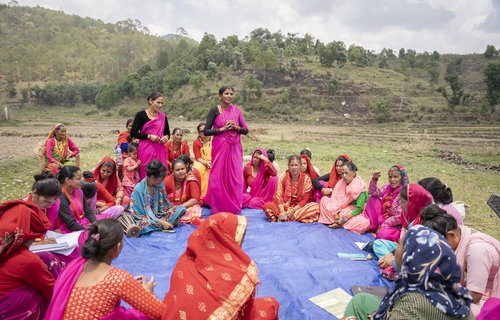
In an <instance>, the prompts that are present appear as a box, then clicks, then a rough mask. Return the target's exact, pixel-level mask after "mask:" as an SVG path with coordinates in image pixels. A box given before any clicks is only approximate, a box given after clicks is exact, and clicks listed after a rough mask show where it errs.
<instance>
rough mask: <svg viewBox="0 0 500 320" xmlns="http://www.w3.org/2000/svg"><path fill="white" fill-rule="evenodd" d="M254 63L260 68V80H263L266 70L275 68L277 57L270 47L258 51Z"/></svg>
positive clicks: (264, 79)
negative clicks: (261, 77)
mask: <svg viewBox="0 0 500 320" xmlns="http://www.w3.org/2000/svg"><path fill="white" fill-rule="evenodd" d="M255 64H256V65H257V67H260V68H261V69H262V74H263V80H262V81H264V82H265V81H266V72H267V70H270V69H276V68H277V67H278V57H277V56H276V54H275V53H274V52H273V51H272V50H271V49H267V50H265V51H260V52H259V53H258V54H257V56H256V57H255Z"/></svg>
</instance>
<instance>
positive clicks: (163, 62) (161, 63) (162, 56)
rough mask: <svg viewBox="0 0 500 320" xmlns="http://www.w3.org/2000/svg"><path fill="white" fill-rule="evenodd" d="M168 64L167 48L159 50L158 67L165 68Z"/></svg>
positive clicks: (159, 68)
mask: <svg viewBox="0 0 500 320" xmlns="http://www.w3.org/2000/svg"><path fill="white" fill-rule="evenodd" d="M167 66H168V53H167V52H166V51H165V50H160V51H158V53H157V55H156V67H157V68H158V70H162V69H165V68H166V67H167Z"/></svg>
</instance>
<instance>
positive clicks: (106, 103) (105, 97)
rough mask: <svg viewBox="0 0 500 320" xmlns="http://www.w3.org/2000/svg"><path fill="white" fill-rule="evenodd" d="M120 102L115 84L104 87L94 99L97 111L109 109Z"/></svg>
mask: <svg viewBox="0 0 500 320" xmlns="http://www.w3.org/2000/svg"><path fill="white" fill-rule="evenodd" d="M118 101H120V94H119V93H118V87H117V86H116V84H109V85H104V86H102V87H101V90H100V91H99V93H98V94H97V97H96V105H97V107H98V108H99V109H109V108H110V107H111V106H113V105H115V104H116V103H118Z"/></svg>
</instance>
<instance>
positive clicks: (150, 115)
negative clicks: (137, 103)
mask: <svg viewBox="0 0 500 320" xmlns="http://www.w3.org/2000/svg"><path fill="white" fill-rule="evenodd" d="M146 114H147V115H148V117H149V118H156V117H157V116H158V112H156V114H153V113H152V112H151V111H149V108H148V109H146Z"/></svg>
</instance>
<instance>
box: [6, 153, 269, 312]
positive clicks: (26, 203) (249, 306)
mask: <svg viewBox="0 0 500 320" xmlns="http://www.w3.org/2000/svg"><path fill="white" fill-rule="evenodd" d="M173 167H174V175H177V176H178V175H180V174H181V173H182V172H181V173H179V171H184V172H185V166H184V165H183V166H180V165H179V167H178V166H177V165H176V163H175V161H174V166H173ZM178 168H180V170H177V174H176V169H178ZM147 171H148V178H149V179H148V178H146V179H144V180H143V182H145V184H144V186H143V187H144V190H145V192H144V193H145V194H144V196H143V195H142V194H141V195H139V197H142V198H141V199H139V200H137V201H149V200H148V197H150V193H149V189H150V188H152V190H154V194H155V196H159V194H160V193H162V192H161V191H160V190H159V189H158V186H159V185H163V179H164V176H165V173H166V168H165V167H164V166H163V165H162V164H161V163H160V162H159V161H152V162H151V163H150V165H148V166H147ZM86 176H88V177H89V179H88V180H87V179H86V180H85V181H83V179H82V173H81V171H80V169H79V168H76V167H73V166H64V167H62V168H61V170H60V172H59V173H58V178H57V179H56V178H54V177H53V176H51V174H48V173H45V174H42V175H39V176H37V177H36V179H37V181H36V182H35V184H34V185H33V188H32V192H31V193H30V194H29V195H28V196H27V198H26V199H25V200H13V201H6V202H4V203H2V204H0V310H2V318H5V319H205V318H213V319H277V316H278V308H279V304H278V302H277V301H276V300H275V299H274V298H271V297H269V298H259V299H257V298H255V292H256V286H257V284H258V283H259V279H258V270H257V267H256V265H255V262H254V261H253V260H252V259H251V258H250V257H248V256H247V255H246V253H245V252H244V251H243V250H242V249H241V243H242V242H243V239H244V235H245V230H246V226H247V220H246V218H245V217H243V216H237V215H234V214H231V213H219V214H216V215H213V216H211V217H209V218H207V219H205V220H200V221H199V222H198V223H199V226H198V228H197V229H196V230H195V231H194V232H193V233H192V235H191V236H190V239H189V240H188V245H187V248H186V252H185V253H184V255H182V256H181V258H180V259H179V261H178V262H177V265H176V267H175V270H174V272H173V276H172V278H171V283H170V291H169V292H168V293H167V295H166V296H165V297H164V300H163V301H160V299H158V297H156V296H155V294H154V292H153V290H154V287H155V285H156V284H155V280H154V278H151V279H146V278H145V277H144V276H141V275H137V276H135V277H134V276H132V275H130V274H129V273H128V272H127V271H125V270H121V269H118V268H115V267H112V266H111V263H112V261H113V260H114V259H116V258H117V257H118V256H119V255H120V252H121V250H122V249H123V246H124V243H125V242H124V241H123V235H124V232H123V227H122V225H121V224H120V222H119V221H118V220H117V219H114V218H109V217H108V216H100V215H99V214H96V213H95V212H93V211H91V210H90V209H89V204H88V203H87V201H85V195H84V193H83V191H82V190H81V188H82V184H85V183H89V184H95V183H96V182H95V181H93V182H89V180H90V177H91V173H90V175H89V172H86ZM141 183H142V182H141ZM173 183H174V186H173V190H175V180H174V182H173ZM89 189H92V188H90V187H89ZM93 190H94V193H95V192H96V191H95V190H96V188H93ZM134 194H135V192H134ZM162 197H163V201H165V202H166V198H165V193H164V192H163V195H162ZM133 198H134V197H133ZM79 199H83V201H79ZM56 200H59V202H60V207H63V206H64V207H65V209H64V210H69V212H65V215H67V216H68V217H67V218H68V220H67V221H70V220H71V222H69V223H68V224H69V226H67V227H68V230H66V231H65V232H71V231H72V230H80V229H82V230H85V231H84V232H83V233H81V235H80V248H78V249H75V251H74V253H76V255H75V254H71V255H70V256H64V257H65V258H64V261H63V258H62V257H58V256H57V255H58V254H53V253H50V252H42V253H33V252H31V251H30V250H29V248H30V247H32V246H34V245H37V244H44V243H45V244H46V243H54V239H50V238H44V234H45V233H46V232H47V230H51V229H52V230H53V229H54V225H53V223H52V222H51V219H49V217H48V212H47V209H49V208H50V207H51V206H53V205H54V203H56ZM173 208H174V207H170V208H169V210H167V212H165V211H162V207H159V208H158V210H159V212H157V213H159V214H161V215H165V216H168V215H172V214H176V212H177V211H178V210H175V209H173ZM148 209H151V208H148ZM151 210H152V209H151ZM69 216H72V218H70V217H69ZM67 221H66V220H64V221H62V224H63V225H66V223H67ZM161 221H163V220H161ZM161 223H170V224H175V223H178V219H177V220H175V219H170V218H169V219H168V220H167V221H163V222H161ZM161 223H160V225H156V222H153V223H151V224H149V225H148V224H147V227H149V228H154V227H158V228H160V227H162V224H161ZM70 226H71V227H72V228H73V229H69V227H70ZM61 231H62V230H61ZM206 248H210V249H212V250H206ZM219 256H223V257H224V259H223V260H221V259H220V258H219ZM56 263H59V264H58V265H56ZM199 266H202V268H199ZM235 290H237V291H238V294H236V295H235V294H231V293H233V292H235ZM122 301H123V302H125V303H127V304H128V305H130V306H131V307H132V308H130V309H125V308H124V307H122V306H121V302H122Z"/></svg>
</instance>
